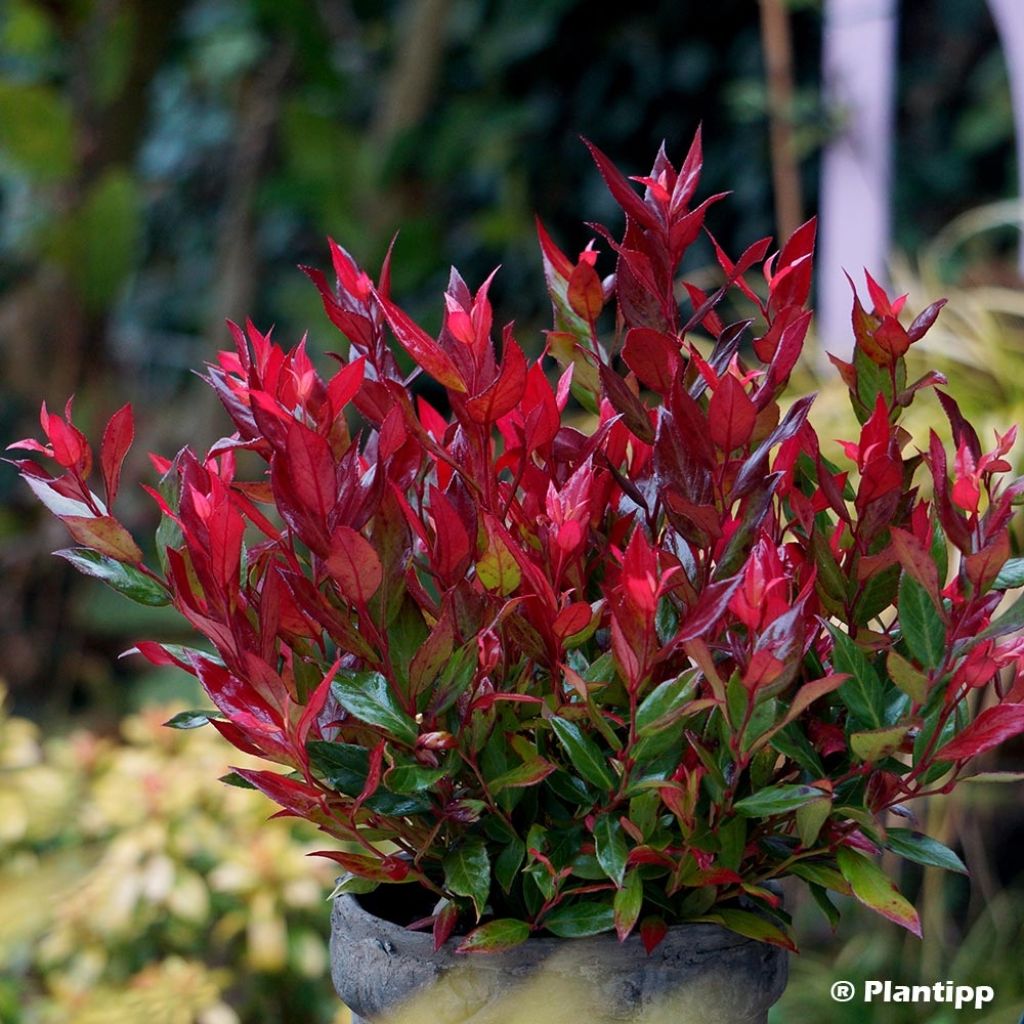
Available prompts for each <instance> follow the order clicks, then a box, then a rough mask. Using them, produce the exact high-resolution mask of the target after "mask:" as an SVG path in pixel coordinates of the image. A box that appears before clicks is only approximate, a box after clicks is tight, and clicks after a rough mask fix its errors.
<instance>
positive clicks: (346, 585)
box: [327, 526, 384, 608]
mask: <svg viewBox="0 0 1024 1024" xmlns="http://www.w3.org/2000/svg"><path fill="white" fill-rule="evenodd" d="M327 571H328V572H329V573H330V574H331V577H332V579H333V580H334V582H335V583H337V585H338V590H339V591H340V592H341V596H342V597H344V598H345V600H346V601H348V602H349V603H350V604H354V605H356V606H358V607H360V608H364V607H366V605H367V603H368V602H369V600H370V598H371V597H373V595H374V594H375V593H377V590H378V589H379V588H380V585H381V583H383V582H384V568H383V566H382V565H381V564H380V558H379V557H378V556H377V552H376V550H375V549H374V547H373V545H372V544H371V543H370V542H369V541H368V540H367V539H366V538H365V537H364V536H363V535H362V534H361V533H359V532H358V531H356V530H353V529H352V528H351V527H350V526H338V527H336V528H335V531H334V533H333V534H332V535H331V552H330V554H329V555H328V557H327Z"/></svg>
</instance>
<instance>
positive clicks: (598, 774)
mask: <svg viewBox="0 0 1024 1024" xmlns="http://www.w3.org/2000/svg"><path fill="white" fill-rule="evenodd" d="M551 727H552V728H553V729H554V730H555V735H556V736H557V737H558V741H559V742H560V743H561V744H562V746H563V747H564V748H565V752H566V753H567V754H568V755H569V759H570V760H571V761H572V763H573V766H574V767H575V768H576V770H577V771H578V772H579V773H580V775H582V776H583V777H584V778H585V779H586V780H587V781H588V782H592V783H593V784H594V785H595V786H597V787H599V788H600V789H604V790H612V789H614V788H615V786H616V780H615V776H614V775H613V774H612V771H611V769H610V768H609V767H608V761H607V759H606V758H605V756H604V754H603V753H602V752H601V748H600V747H599V746H598V745H597V744H596V743H595V742H594V741H593V740H592V739H591V738H590V737H589V736H588V735H587V734H586V733H585V732H584V731H583V730H582V729H581V728H580V727H579V726H578V725H577V724H576V723H575V722H570V721H568V720H567V719H565V718H552V719H551Z"/></svg>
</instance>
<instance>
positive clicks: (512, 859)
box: [494, 839, 526, 893]
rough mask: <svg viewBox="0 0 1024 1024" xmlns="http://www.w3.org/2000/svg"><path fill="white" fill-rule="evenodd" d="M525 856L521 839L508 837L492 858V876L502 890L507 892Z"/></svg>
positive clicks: (524, 848) (524, 847)
mask: <svg viewBox="0 0 1024 1024" xmlns="http://www.w3.org/2000/svg"><path fill="white" fill-rule="evenodd" d="M525 856H526V845H525V844H524V843H523V841H522V840H521V839H509V840H507V841H506V842H505V844H504V845H503V846H502V848H501V852H500V853H499V854H498V856H497V857H496V858H495V860H494V877H495V878H496V879H497V881H498V885H500V886H501V889H502V892H504V893H509V892H511V890H512V885H513V883H514V882H515V880H516V876H517V874H518V873H519V868H520V865H521V864H522V863H523V858H524V857H525Z"/></svg>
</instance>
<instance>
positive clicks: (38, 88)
mask: <svg viewBox="0 0 1024 1024" xmlns="http://www.w3.org/2000/svg"><path fill="white" fill-rule="evenodd" d="M0 124H2V125H3V126H4V130H3V148H4V152H5V154H6V156H7V158H8V159H9V160H10V161H11V163H14V164H17V165H19V166H20V167H22V168H24V169H25V170H26V171H28V172H29V173H30V174H31V175H32V176H33V177H35V178H37V179H39V180H40V181H53V180H57V179H60V178H63V177H66V176H68V175H70V174H71V172H72V170H73V169H74V166H75V148H74V139H75V124H74V115H73V113H72V110H71V105H70V103H69V102H68V100H67V99H66V98H65V97H64V96H63V95H62V94H61V93H60V91H59V90H57V89H55V88H51V87H49V86H46V85H35V84H28V83H23V82H14V81H11V80H10V78H6V80H4V81H0Z"/></svg>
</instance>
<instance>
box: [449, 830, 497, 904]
mask: <svg viewBox="0 0 1024 1024" xmlns="http://www.w3.org/2000/svg"><path fill="white" fill-rule="evenodd" d="M443 867H444V884H445V887H446V888H447V889H448V891H449V892H452V893H454V894H455V895H456V896H468V897H469V899H471V900H472V901H473V906H474V907H475V908H476V916H477V919H478V920H479V918H480V915H481V914H483V912H484V907H485V906H486V904H487V894H488V892H489V890H490V887H491V860H490V857H488V855H487V847H486V846H485V845H484V843H483V841H482V840H480V839H468V840H466V841H465V842H462V843H460V844H459V845H458V846H457V847H456V848H455V849H454V850H452V851H451V852H450V853H448V854H447V855H446V856H445V858H444V862H443Z"/></svg>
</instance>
